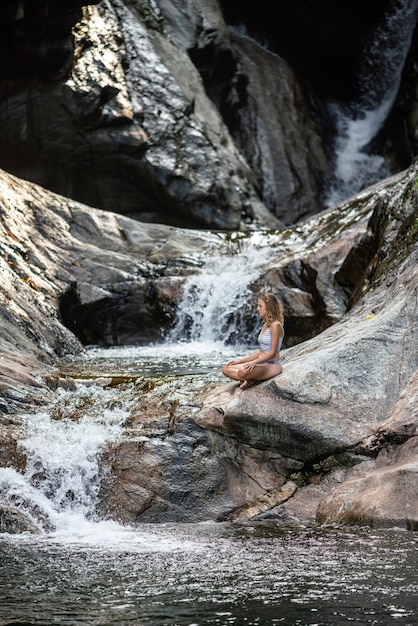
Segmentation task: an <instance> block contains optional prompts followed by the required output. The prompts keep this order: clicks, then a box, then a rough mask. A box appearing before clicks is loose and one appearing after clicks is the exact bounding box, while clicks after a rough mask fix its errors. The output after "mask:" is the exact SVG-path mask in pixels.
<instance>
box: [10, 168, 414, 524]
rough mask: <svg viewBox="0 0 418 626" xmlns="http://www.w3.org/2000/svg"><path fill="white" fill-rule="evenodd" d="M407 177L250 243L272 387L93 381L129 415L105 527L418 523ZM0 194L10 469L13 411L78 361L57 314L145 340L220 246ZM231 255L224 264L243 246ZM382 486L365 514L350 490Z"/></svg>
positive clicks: (106, 497) (106, 492) (19, 185)
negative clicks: (267, 305)
mask: <svg viewBox="0 0 418 626" xmlns="http://www.w3.org/2000/svg"><path fill="white" fill-rule="evenodd" d="M417 168H418V165H416V164H415V165H414V166H412V167H411V168H410V170H409V171H407V172H405V173H403V174H402V175H399V176H397V177H395V178H393V179H391V180H388V181H385V182H384V183H382V184H381V185H379V186H376V187H375V188H373V189H370V190H367V191H365V192H363V193H362V194H360V195H358V196H357V197H356V198H354V199H353V200H351V201H349V202H347V203H345V204H343V205H341V206H340V207H337V208H336V209H335V210H332V211H331V210H329V211H327V212H324V213H323V214H321V215H320V216H318V217H317V218H312V219H311V220H309V221H306V223H305V224H303V225H299V226H297V227H295V228H292V229H286V230H283V231H278V232H274V233H265V234H264V235H263V237H266V238H267V239H266V242H265V243H267V248H268V250H269V252H270V260H269V261H268V262H267V263H265V265H261V266H260V268H259V278H258V279H256V280H255V281H254V285H253V289H254V292H258V290H260V289H263V288H266V287H268V288H273V289H274V290H276V291H277V292H278V293H280V295H281V297H282V299H283V302H284V305H285V309H286V318H287V319H289V335H287V336H288V337H289V345H288V347H287V348H286V350H285V351H284V364H285V365H284V372H283V374H281V375H280V376H279V377H276V378H275V379H272V380H270V381H267V382H265V383H261V384H259V385H257V386H255V387H253V388H251V389H249V390H247V391H244V392H242V391H240V390H239V389H238V388H237V387H236V386H234V384H232V383H228V382H226V383H225V381H224V379H222V377H221V375H220V374H217V375H213V376H209V377H205V376H202V377H199V376H197V377H192V378H191V379H187V377H184V378H183V379H182V385H179V382H178V379H176V378H174V379H173V380H171V381H165V380H163V379H162V380H161V383H159V384H155V385H150V384H149V383H147V382H146V381H141V379H138V380H136V381H129V380H126V377H125V379H123V378H121V379H120V380H119V381H118V379H117V377H115V380H114V381H113V380H112V379H111V380H109V381H108V382H107V383H103V384H111V385H120V401H121V402H122V401H124V397H125V396H126V398H128V399H129V402H130V403H131V405H132V409H131V411H130V415H129V417H128V418H127V421H126V425H125V428H126V437H123V438H121V439H120V440H118V441H117V442H114V443H112V444H110V445H109V446H108V449H107V450H106V451H105V452H104V455H103V459H102V464H103V481H102V490H101V496H100V505H99V511H100V514H101V515H102V516H104V517H109V518H114V519H118V520H121V521H123V522H129V523H133V522H137V521H150V522H158V521H164V520H165V521H169V520H171V521H186V520H187V521H201V520H204V519H218V520H223V519H230V520H234V519H236V520H242V519H248V518H251V519H266V518H268V519H275V520H276V521H278V522H280V521H284V522H286V523H289V522H291V523H300V522H303V523H306V522H312V523H314V522H315V520H316V519H317V521H318V522H320V523H328V522H344V523H369V524H372V525H385V524H393V523H396V524H398V525H399V524H401V525H404V526H406V527H408V528H414V527H415V526H414V525H415V524H416V517H415V512H414V508H413V506H412V505H410V504H408V503H409V502H410V498H411V496H410V495H408V494H410V493H412V491H411V492H410V491H409V489H411V490H412V489H414V469H413V467H414V465H413V464H414V450H415V447H414V441H415V437H416V423H415V422H416V410H415V405H416V403H415V400H414V398H415V395H416V371H417V356H416V355H417V339H418V335H417V324H416V321H417V317H416V311H417V263H416V261H417V254H418V249H417V229H416V224H417V221H416V220H417V190H416V185H415V180H416V177H417V174H418V169H417ZM1 193H2V200H1V206H2V226H1V228H2V233H1V241H2V246H3V253H4V254H3V256H2V258H1V272H0V277H1V281H2V282H1V286H2V289H1V293H2V294H3V296H2V298H3V300H2V306H1V313H2V318H3V320H4V323H3V324H2V326H1V329H0V341H1V344H0V345H1V348H0V349H1V352H2V364H1V371H0V373H1V379H0V380H1V384H2V413H3V417H2V418H1V419H2V425H3V430H4V435H2V440H1V449H0V453H1V458H2V459H3V463H4V464H5V465H6V466H8V467H14V468H16V469H21V467H22V464H23V465H24V459H23V458H22V456H21V455H20V456H16V455H15V453H14V452H13V445H14V443H13V442H14V441H15V439H16V437H17V436H18V433H17V432H16V429H18V428H19V413H20V411H23V410H24V411H27V410H36V409H37V407H39V406H45V404H46V403H48V402H49V400H50V399H51V397H53V395H54V393H55V392H54V389H55V385H56V383H54V380H55V379H56V377H57V374H56V373H55V374H54V371H55V368H54V365H55V364H56V362H57V358H58V357H59V356H63V355H71V354H75V353H77V351H80V350H82V344H81V342H80V341H78V340H77V339H76V338H75V336H74V334H73V333H71V332H70V331H69V330H68V328H67V327H66V326H65V325H64V324H63V323H62V320H63V319H64V318H65V319H66V322H67V325H70V322H71V320H72V323H73V327H74V330H77V333H78V335H79V336H80V338H81V339H82V340H84V339H85V337H83V336H82V335H83V334H85V335H86V337H87V336H88V335H89V333H92V332H93V331H92V329H93V328H98V327H99V326H100V328H101V339H102V340H103V342H104V343H106V341H109V343H111V340H112V339H113V336H112V333H115V336H117V335H118V333H119V335H120V336H123V337H124V340H125V341H126V340H128V337H136V338H137V339H138V338H140V337H142V338H143V340H144V342H149V341H150V340H151V338H152V337H153V336H154V337H156V336H157V335H153V334H152V333H155V332H156V326H155V324H154V326H152V325H151V320H152V319H154V318H155V311H157V310H159V311H160V314H161V319H163V318H164V319H165V320H166V323H167V328H168V326H169V320H170V319H173V316H174V314H175V303H176V302H177V301H178V300H179V297H180V294H181V291H182V288H183V285H184V283H185V281H186V280H187V279H188V278H189V277H192V276H193V274H196V273H198V272H201V271H204V265H205V263H206V262H207V259H208V258H210V255H213V254H218V253H219V251H221V252H222V253H223V254H224V255H225V254H227V251H228V249H229V250H231V245H232V244H231V241H230V238H228V236H227V235H226V234H225V233H223V234H222V233H203V232H201V231H191V230H185V231H182V230H181V229H177V228H174V227H170V226H161V225H152V224H141V223H140V222H137V221H133V220H131V219H129V218H128V217H125V216H122V215H118V214H111V213H109V212H106V211H100V210H94V209H91V208H89V207H85V206H83V205H81V204H78V203H75V202H74V201H68V200H67V199H65V198H63V197H60V196H54V195H53V194H51V193H50V192H48V191H46V190H43V189H41V188H37V187H36V186H33V185H32V184H30V183H27V182H24V181H20V180H18V179H16V178H14V177H12V176H10V175H8V174H6V173H2V177H1ZM254 236H255V237H256V238H257V240H260V235H259V234H256V235H254ZM246 237H247V238H248V237H249V235H247V236H246ZM343 242H345V245H343ZM236 246H237V248H236V249H235V250H234V254H235V255H236V254H240V244H239V237H237V244H236ZM276 254H277V256H274V255H276ZM74 294H76V297H75V296H74ZM135 294H136V297H137V300H135V299H134V296H135ZM145 294H146V295H145ZM71 298H73V299H71ZM131 298H132V299H131ZM147 298H148V299H147ZM132 302H134V305H135V307H136V306H137V305H140V306H141V307H142V309H141V310H140V311H139V313H138V311H137V317H136V319H135V317H134V315H133V311H134V308H132V309H130V307H131V304H132ZM69 305H71V306H73V308H71V306H69ZM77 306H78V307H79V310H78V311H77V309H76V307H77ZM316 307H319V308H316ZM80 311H81V312H83V311H84V313H83V315H84V317H83V315H81V314H80ZM89 312H90V314H91V315H92V317H93V318H95V319H96V324H95V325H94V326H92V325H90V324H87V323H85V321H86V317H87V314H88V313H89ZM65 316H67V317H65ZM119 318H120V319H121V320H122V321H120V322H119V323H118V322H117V320H118V319H119ZM312 319H313V320H314V321H313V322H312ZM127 320H130V323H131V325H129V324H128V323H127ZM298 320H299V322H298ZM310 320H311V321H310ZM319 320H322V322H321V323H322V324H323V329H324V330H323V331H322V332H320V333H319V334H315V332H313V331H314V328H315V326H316V325H317V324H319ZM292 324H293V330H292ZM304 324H305V326H304ZM309 324H311V325H309ZM298 325H300V326H302V327H303V326H304V328H303V330H300V329H299V330H297V328H298ZM158 327H160V326H159V325H158ZM319 327H320V324H319ZM286 328H287V324H286ZM303 333H305V340H304V341H303V336H302V334H303ZM87 338H88V337H87ZM18 355H19V357H18ZM70 371H71V368H70ZM70 383H71V381H67V383H66V384H67V385H68V386H69V391H68V393H71V384H70ZM59 384H60V383H59ZM7 413H8V414H9V415H7ZM60 419H62V416H61V417H60ZM109 468H110V469H111V474H109V473H108V471H107V470H108V469H109ZM145 476H146V480H145ZM405 476H407V483H406V484H407V485H408V488H407V489H406V490H405V491H401V490H400V489H399V488H398V487H399V484H400V481H401V480H404V478H401V477H405ZM150 477H151V478H152V479H151V478H150ZM196 477H198V480H197V479H196ZM383 479H384V483H385V489H382V490H381V492H380V493H379V498H378V499H377V500H376V506H375V507H374V508H373V503H372V499H371V496H370V498H369V499H368V500H367V499H366V498H365V497H364V493H366V492H367V493H369V494H372V493H374V490H375V489H376V487H377V486H378V485H379V484H380V481H382V480H383ZM404 484H405V481H404ZM385 494H386V495H385ZM349 503H351V504H350V505H349ZM396 510H397V511H398V513H397V514H396ZM7 515H8V517H7V519H10V520H11V519H12V517H13V515H12V516H10V512H8V514H7Z"/></svg>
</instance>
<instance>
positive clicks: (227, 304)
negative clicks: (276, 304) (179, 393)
mask: <svg viewBox="0 0 418 626" xmlns="http://www.w3.org/2000/svg"><path fill="white" fill-rule="evenodd" d="M269 254H270V248H269V246H268V242H267V238H265V240H264V241H263V238H257V236H252V237H248V238H246V239H245V240H243V241H242V242H241V245H240V248H239V254H237V253H236V251H234V250H232V251H230V252H229V253H228V251H227V250H223V251H222V252H221V253H219V254H218V255H217V256H211V258H210V259H209V261H208V262H207V263H206V264H205V265H204V267H202V269H201V271H200V272H199V273H196V274H194V275H193V276H190V278H189V280H188V281H187V283H186V284H185V288H184V292H183V297H182V301H181V303H180V304H179V308H178V312H177V319H176V322H175V325H174V328H173V330H172V332H171V333H170V335H169V336H168V338H167V339H168V341H169V342H176V341H180V340H187V341H191V342H207V343H209V344H210V343H215V344H217V343H218V344H219V343H221V344H224V345H225V344H228V343H235V344H238V345H239V344H241V345H245V344H246V343H248V341H251V340H253V337H250V336H249V335H247V334H246V333H245V331H244V332H243V329H244V328H245V326H246V325H245V319H247V320H248V319H251V318H252V317H254V311H255V304H256V295H255V294H254V292H253V291H252V289H251V286H252V284H253V283H254V282H255V281H256V280H257V279H258V278H259V275H260V268H261V267H262V266H263V265H265V264H266V263H267V261H268V259H269ZM237 329H238V330H237ZM239 329H241V331H240V330H239ZM252 332H253V329H252Z"/></svg>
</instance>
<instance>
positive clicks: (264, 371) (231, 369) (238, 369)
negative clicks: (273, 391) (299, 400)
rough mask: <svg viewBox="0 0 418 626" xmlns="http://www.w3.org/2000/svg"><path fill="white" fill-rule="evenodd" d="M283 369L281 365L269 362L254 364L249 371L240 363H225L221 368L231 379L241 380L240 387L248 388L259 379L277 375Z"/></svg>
mask: <svg viewBox="0 0 418 626" xmlns="http://www.w3.org/2000/svg"><path fill="white" fill-rule="evenodd" d="M282 371H283V367H282V366H281V365H272V364H270V363H266V364H265V365H264V364H260V365H256V366H255V367H254V369H253V370H252V371H251V372H248V371H247V370H245V369H244V367H243V366H242V365H225V366H224V368H223V369H222V373H223V374H224V376H227V377H228V378H231V379H232V380H239V381H240V382H241V385H240V388H241V389H248V387H251V386H252V385H255V383H257V382H259V381H261V380H269V378H273V376H278V375H279V374H281V373H282Z"/></svg>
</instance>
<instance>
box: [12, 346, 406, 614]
mask: <svg viewBox="0 0 418 626" xmlns="http://www.w3.org/2000/svg"><path fill="white" fill-rule="evenodd" d="M234 351H235V352H236V348H228V349H227V348H225V347H222V346H219V345H216V344H213V345H212V346H211V347H210V349H209V347H208V345H207V344H205V346H204V347H203V345H199V343H196V344H173V345H172V346H163V347H157V346H154V347H152V346H148V347H144V348H129V347H128V348H115V349H111V350H100V349H97V348H91V349H90V350H88V351H87V353H86V355H84V356H83V358H81V359H80V360H79V362H78V363H74V362H71V364H70V363H69V362H68V363H64V364H63V365H62V372H65V371H66V370H68V368H70V367H71V371H72V373H73V374H76V376H79V377H80V379H82V378H83V376H85V375H86V374H88V375H89V376H90V377H93V378H94V377H96V378H97V379H99V377H106V376H109V375H110V373H112V375H115V374H116V375H121V374H122V373H123V374H124V375H126V376H127V377H132V378H136V377H138V376H142V377H147V376H154V375H155V373H156V372H157V371H158V372H159V374H160V375H164V374H167V375H168V374H170V375H173V373H174V374H175V375H176V376H177V378H178V382H179V385H181V380H182V377H183V376H190V375H191V374H192V375H196V377H197V378H198V379H199V380H203V381H205V380H214V379H215V380H216V378H217V377H218V376H220V374H219V367H220V365H221V363H222V362H223V361H224V360H225V359H226V358H229V357H230V355H231V354H232V353H233V352H234ZM109 394H110V395H109ZM112 394H115V397H116V396H117V394H118V389H117V387H112V388H108V389H107V390H105V389H104V388H102V387H100V386H98V387H95V386H93V387H88V386H86V385H83V384H80V386H79V388H77V389H76V390H75V391H74V390H73V391H62V395H61V397H58V399H56V400H55V402H57V403H58V404H59V405H60V408H61V411H63V410H64V409H63V407H65V406H67V405H66V402H68V397H72V401H73V402H75V401H77V402H79V403H81V402H82V401H83V399H84V400H85V399H86V397H88V399H89V403H90V404H88V406H89V407H90V408H88V410H87V411H86V412H85V415H83V416H82V417H81V418H80V419H78V420H77V421H74V420H71V419H69V420H66V419H65V415H63V416H62V417H63V419H61V420H57V419H52V418H51V415H49V413H48V410H40V411H39V412H38V413H35V414H34V415H33V414H32V415H30V414H29V415H27V416H26V434H25V436H24V437H23V438H22V441H21V443H20V445H21V446H22V447H23V448H24V449H25V451H26V453H27V454H28V456H29V463H28V468H27V470H26V474H24V475H22V474H19V473H18V472H15V471H14V470H11V469H10V468H1V470H0V481H2V482H3V488H4V483H5V481H7V480H8V481H9V493H10V494H11V499H12V501H13V502H14V503H15V504H16V502H17V499H18V498H19V497H22V502H23V501H26V502H27V500H28V499H30V500H31V501H32V504H33V506H34V510H35V513H34V515H35V514H36V513H37V514H39V510H42V512H43V515H44V516H47V517H48V518H49V520H50V522H51V524H52V526H53V529H52V530H49V531H48V530H41V532H40V534H37V535H33V534H29V533H21V534H19V535H12V534H7V533H3V534H1V535H0V625H2V626H5V625H6V624H7V625H11V624H20V625H23V624H25V625H26V624H39V625H43V626H54V625H69V626H75V625H76V624H85V625H90V626H91V625H95V624H97V625H100V626H106V625H108V624H109V625H110V624H119V625H121V626H123V625H125V624H126V625H129V624H135V625H137V626H142V625H144V626H145V625H150V626H163V625H166V626H186V625H187V626H194V625H196V626H201V625H206V624H217V625H220V626H226V625H237V626H241V625H254V626H256V625H258V626H260V625H267V624H287V625H296V624H298V625H299V624H300V625H304V626H306V625H312V626H314V625H318V626H320V625H325V624H329V625H339V626H340V625H344V624H353V623H355V624H373V625H385V624H394V623H396V624H402V625H407V624H408V625H411V626H412V625H413V624H416V623H417V611H416V594H417V592H418V573H417V568H416V557H417V539H418V537H417V535H416V534H415V533H412V532H406V531H402V530H399V529H386V530H373V529H368V528H365V529H361V528H334V527H315V526H297V527H280V526H279V525H278V524H277V523H273V522H257V523H253V522H246V523H216V522H213V521H211V520H208V521H207V522H202V523H197V524H153V525H151V524H138V525H135V526H122V525H120V524H118V523H116V522H113V521H103V520H100V519H97V518H96V517H95V516H94V514H93V510H94V503H95V498H96V496H97V476H98V472H97V467H98V466H97V453H98V452H99V451H100V449H101V448H102V447H103V446H104V445H105V443H106V440H107V439H109V438H114V437H117V436H118V432H119V429H120V427H121V423H122V421H123V418H124V407H123V405H121V403H120V402H119V403H118V404H117V405H116V404H115V408H114V409H113V410H112V411H111V412H109V411H108V409H106V410H105V409H104V398H106V402H107V405H106V406H107V407H108V406H109V397H111V395H112ZM67 396H68V397H67ZM40 466H42V467H43V473H44V480H42V481H40V480H39V479H37V476H38V474H39V467H40ZM13 472H14V474H13ZM37 472H38V474H37ZM12 474H13V475H12ZM38 478H39V476H38ZM69 490H71V493H72V496H71V498H68V497H67V494H68V491H69ZM23 496H24V497H23Z"/></svg>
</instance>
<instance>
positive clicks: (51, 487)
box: [0, 385, 128, 532]
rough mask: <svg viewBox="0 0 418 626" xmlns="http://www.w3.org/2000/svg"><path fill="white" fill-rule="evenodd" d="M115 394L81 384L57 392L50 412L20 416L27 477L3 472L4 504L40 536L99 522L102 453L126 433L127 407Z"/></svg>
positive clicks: (0, 471) (20, 448) (20, 444)
mask: <svg viewBox="0 0 418 626" xmlns="http://www.w3.org/2000/svg"><path fill="white" fill-rule="evenodd" d="M116 393H117V392H116V391H115V390H112V389H110V390H104V389H102V388H100V387H94V386H83V385H79V386H78V388H77V389H76V390H73V391H66V390H62V389H59V390H57V392H56V395H55V398H54V400H53V402H52V404H51V405H50V406H48V408H47V409H45V410H42V411H38V412H36V413H32V414H26V415H23V416H22V420H23V428H24V430H25V435H24V436H23V437H22V439H21V440H20V441H19V442H18V452H20V453H22V454H24V455H25V457H26V468H25V471H24V473H22V474H21V473H19V472H17V471H16V470H15V469H12V468H0V491H1V493H2V501H3V502H5V503H6V504H9V505H10V506H11V507H13V508H14V509H18V510H20V511H21V512H22V513H23V514H24V515H25V517H26V518H28V519H30V520H31V522H32V523H33V525H34V526H35V527H37V528H38V529H39V530H40V531H42V530H45V529H47V530H49V529H51V528H52V529H55V530H58V531H60V532H65V531H68V529H69V528H70V527H74V526H78V527H80V526H81V525H82V524H84V522H85V521H86V520H92V521H95V520H96V513H95V507H96V504H97V495H98V492H99V488H100V466H99V459H100V453H101V451H102V450H103V448H104V446H105V444H106V442H107V441H110V440H115V439H117V438H118V436H119V435H120V434H121V432H122V425H123V422H124V420H125V419H126V416H127V415H128V407H127V406H125V407H123V408H121V407H120V406H119V405H118V403H117V401H118V398H117V396H116Z"/></svg>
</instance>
